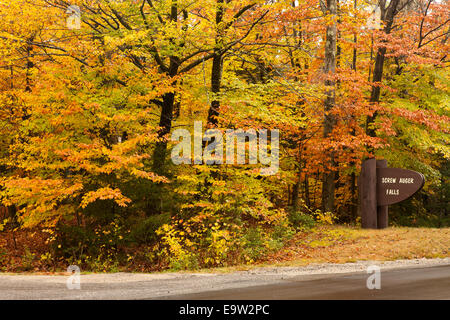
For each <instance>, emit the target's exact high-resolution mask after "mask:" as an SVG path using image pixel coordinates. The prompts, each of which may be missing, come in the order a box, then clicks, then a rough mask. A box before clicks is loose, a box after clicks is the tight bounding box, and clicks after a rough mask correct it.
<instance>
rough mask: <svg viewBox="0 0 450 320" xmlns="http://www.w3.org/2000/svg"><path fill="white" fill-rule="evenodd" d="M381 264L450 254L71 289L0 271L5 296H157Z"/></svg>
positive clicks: (399, 265)
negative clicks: (0, 272)
mask: <svg viewBox="0 0 450 320" xmlns="http://www.w3.org/2000/svg"><path fill="white" fill-rule="evenodd" d="M370 265H377V266H379V267H380V268H381V272H383V271H387V270H395V269H407V268H424V267H434V266H445V265H450V258H438V259H413V260H396V261H384V262H379V261H358V262H355V263H345V264H329V263H327V264H310V265H308V266H304V267H259V268H252V269H250V270H246V271H235V272H230V273H215V272H214V271H213V272H208V273H203V272H197V273H186V272H178V273H153V274H144V273H113V274H82V275H81V276H80V282H81V289H80V290H69V289H67V286H66V282H67V279H68V278H69V276H68V275H24V274H3V275H2V274H0V299H1V300H11V299H44V300H47V299H69V300H78V299H151V298H153V299H158V298H162V297H167V296H171V295H183V294H192V293H199V292H207V291H217V290H224V289H233V288H244V287H252V286H262V285H269V284H276V283H280V282H283V281H290V280H295V281H302V280H305V281H306V280H311V279H320V278H326V277H331V276H335V275H337V274H346V273H366V270H367V267H368V266H370Z"/></svg>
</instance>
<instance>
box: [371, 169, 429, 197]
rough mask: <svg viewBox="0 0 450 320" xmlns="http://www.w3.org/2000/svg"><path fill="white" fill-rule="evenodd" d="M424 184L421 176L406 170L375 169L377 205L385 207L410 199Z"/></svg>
mask: <svg viewBox="0 0 450 320" xmlns="http://www.w3.org/2000/svg"><path fill="white" fill-rule="evenodd" d="M424 184H425V177H424V176H423V174H421V173H419V172H416V171H412V170H406V169H398V168H377V205H379V206H387V205H391V204H394V203H398V202H400V201H403V200H406V199H408V198H410V197H412V196H413V195H414V194H415V193H416V192H417V191H419V190H420V189H422V187H423V185H424Z"/></svg>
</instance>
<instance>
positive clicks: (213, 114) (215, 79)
mask: <svg viewBox="0 0 450 320" xmlns="http://www.w3.org/2000/svg"><path fill="white" fill-rule="evenodd" d="M222 20H223V0H217V10H216V28H217V32H216V39H215V47H214V56H213V59H212V70H211V91H212V93H213V95H214V98H213V101H212V102H211V105H210V107H209V111H208V124H213V125H217V121H218V119H217V117H218V116H219V107H220V101H219V98H218V97H217V95H218V94H219V92H220V84H221V81H222V68H223V53H222V50H221V49H222V44H223V34H222V31H221V30H219V29H218V28H219V25H220V23H221V22H222Z"/></svg>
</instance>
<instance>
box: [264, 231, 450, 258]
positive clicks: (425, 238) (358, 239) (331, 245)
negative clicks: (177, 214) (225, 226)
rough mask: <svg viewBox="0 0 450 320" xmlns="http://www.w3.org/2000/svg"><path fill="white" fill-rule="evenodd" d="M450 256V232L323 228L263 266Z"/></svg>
mask: <svg viewBox="0 0 450 320" xmlns="http://www.w3.org/2000/svg"><path fill="white" fill-rule="evenodd" d="M449 256H450V228H442V229H436V228H407V227H390V228H386V229H383V230H371V229H360V228H356V227H345V226H336V225H333V226H320V227H317V228H314V229H312V230H310V231H309V232H306V233H297V234H296V235H295V236H294V238H293V239H292V240H291V241H290V242H289V243H288V244H287V245H286V246H285V247H284V248H283V249H281V250H279V251H278V252H276V253H274V254H271V255H269V256H267V257H265V258H264V259H263V260H262V261H260V264H264V265H267V264H277V265H284V266H302V265H307V264H310V263H347V262H356V261H363V260H376V261H389V260H399V259H419V258H428V259H431V258H445V257H449Z"/></svg>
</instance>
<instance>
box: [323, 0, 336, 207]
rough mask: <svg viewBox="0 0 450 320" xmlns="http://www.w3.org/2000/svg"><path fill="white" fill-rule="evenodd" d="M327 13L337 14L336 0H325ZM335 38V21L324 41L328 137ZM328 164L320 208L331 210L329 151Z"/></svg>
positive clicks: (332, 180) (332, 119) (332, 123)
mask: <svg viewBox="0 0 450 320" xmlns="http://www.w3.org/2000/svg"><path fill="white" fill-rule="evenodd" d="M327 13H328V14H329V15H333V16H335V15H336V14H337V3H336V0H327ZM336 40H337V28H336V23H333V24H331V25H329V26H327V31H326V43H325V69H324V72H325V74H326V75H327V79H326V80H325V85H326V86H327V87H328V89H327V92H326V98H325V103H324V111H325V116H324V122H323V127H324V128H323V136H324V138H328V137H329V135H330V133H331V132H332V131H333V128H334V126H335V124H336V119H335V117H334V115H333V114H332V113H331V111H332V109H333V107H334V105H335V100H336V98H335V81H334V79H332V76H333V75H334V74H335V72H336V54H337V48H336ZM328 157H329V161H328V165H329V167H330V169H331V170H327V171H326V172H325V173H324V175H323V180H322V210H323V211H324V212H326V211H333V206H334V192H335V184H334V183H335V172H334V171H333V167H334V164H335V163H334V155H333V152H330V154H329V155H328Z"/></svg>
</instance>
